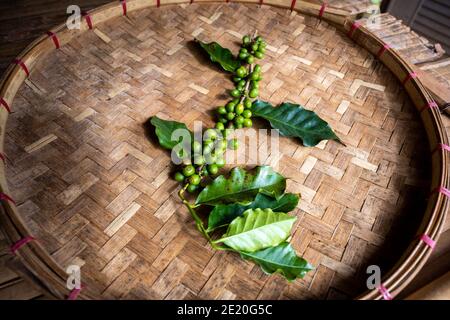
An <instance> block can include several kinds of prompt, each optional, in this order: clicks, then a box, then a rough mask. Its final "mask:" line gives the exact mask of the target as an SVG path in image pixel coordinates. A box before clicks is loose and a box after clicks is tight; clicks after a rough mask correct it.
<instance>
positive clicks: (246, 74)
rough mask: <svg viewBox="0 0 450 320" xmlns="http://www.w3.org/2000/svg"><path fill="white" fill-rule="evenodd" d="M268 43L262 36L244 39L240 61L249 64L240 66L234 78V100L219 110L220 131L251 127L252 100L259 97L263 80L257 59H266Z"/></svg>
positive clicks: (232, 93)
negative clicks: (260, 84)
mask: <svg viewBox="0 0 450 320" xmlns="http://www.w3.org/2000/svg"><path fill="white" fill-rule="evenodd" d="M265 52H266V43H265V42H264V40H263V38H261V37H260V36H258V37H256V38H254V39H252V38H251V37H250V36H249V35H246V36H244V37H243V38H242V46H241V49H240V50H239V59H240V60H243V61H245V62H246V63H247V64H248V67H246V66H240V67H239V68H238V69H237V70H236V74H235V76H234V77H233V82H234V83H235V88H234V89H233V90H231V91H230V95H231V96H232V97H233V98H234V99H233V100H231V101H230V102H228V103H227V104H226V105H225V106H219V107H218V108H217V115H218V123H217V124H216V128H217V129H218V130H224V129H240V128H243V127H247V128H249V127H251V126H252V125H253V123H252V119H251V117H252V111H251V107H252V99H254V98H256V97H258V95H259V82H260V81H261V79H262V76H261V66H260V65H259V64H256V65H254V66H253V63H254V62H255V58H258V59H262V58H264V53H265Z"/></svg>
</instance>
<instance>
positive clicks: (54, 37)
mask: <svg viewBox="0 0 450 320" xmlns="http://www.w3.org/2000/svg"><path fill="white" fill-rule="evenodd" d="M47 34H48V36H49V37H50V38H52V40H53V43H54V44H55V47H56V49H59V40H58V36H57V35H56V34H55V33H53V32H51V31H47Z"/></svg>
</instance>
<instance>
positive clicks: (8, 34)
mask: <svg viewBox="0 0 450 320" xmlns="http://www.w3.org/2000/svg"><path fill="white" fill-rule="evenodd" d="M108 2H111V0H76V1H74V0H0V52H1V55H0V72H1V73H3V71H4V70H5V68H6V67H7V66H8V64H9V63H10V62H11V61H12V60H13V59H14V58H15V56H16V55H17V54H18V53H20V52H21V51H22V50H23V49H24V48H25V47H26V46H27V45H29V44H30V43H31V42H32V41H33V40H34V39H36V38H37V37H38V36H40V35H41V34H43V33H45V32H46V31H47V30H48V29H49V28H51V27H54V26H56V25H58V24H60V23H63V22H64V21H65V20H66V19H67V14H66V10H67V7H68V6H69V5H71V4H77V5H78V6H80V8H81V9H82V10H89V9H92V8H95V7H98V6H100V5H102V4H105V3H108Z"/></svg>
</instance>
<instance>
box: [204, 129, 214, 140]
mask: <svg viewBox="0 0 450 320" xmlns="http://www.w3.org/2000/svg"><path fill="white" fill-rule="evenodd" d="M216 139H217V131H216V130H215V129H208V130H206V131H205V140H216Z"/></svg>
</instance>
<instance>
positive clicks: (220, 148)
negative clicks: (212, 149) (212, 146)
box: [216, 140, 227, 152]
mask: <svg viewBox="0 0 450 320" xmlns="http://www.w3.org/2000/svg"><path fill="white" fill-rule="evenodd" d="M226 148H227V143H226V141H225V140H217V142H216V150H217V151H220V152H223V151H225V149H226Z"/></svg>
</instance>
